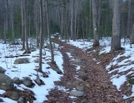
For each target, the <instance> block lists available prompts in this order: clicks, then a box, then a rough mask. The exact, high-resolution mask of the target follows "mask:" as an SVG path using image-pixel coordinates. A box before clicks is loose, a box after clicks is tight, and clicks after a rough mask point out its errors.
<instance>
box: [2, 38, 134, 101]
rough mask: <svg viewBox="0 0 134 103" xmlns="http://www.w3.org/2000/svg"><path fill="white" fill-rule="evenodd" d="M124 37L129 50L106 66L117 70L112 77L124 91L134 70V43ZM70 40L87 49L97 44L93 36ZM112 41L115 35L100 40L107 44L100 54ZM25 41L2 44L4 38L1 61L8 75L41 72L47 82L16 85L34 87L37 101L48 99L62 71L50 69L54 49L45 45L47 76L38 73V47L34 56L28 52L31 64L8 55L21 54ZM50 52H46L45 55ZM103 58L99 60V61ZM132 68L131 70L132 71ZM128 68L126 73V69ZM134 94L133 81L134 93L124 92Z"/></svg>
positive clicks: (59, 61)
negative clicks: (17, 62) (94, 43)
mask: <svg viewBox="0 0 134 103" xmlns="http://www.w3.org/2000/svg"><path fill="white" fill-rule="evenodd" d="M123 41H124V40H123V39H122V40H121V44H122V47H123V48H124V49H125V51H124V52H123V53H120V54H119V55H117V56H116V57H115V58H113V59H112V60H111V62H110V63H109V64H108V65H107V66H106V67H105V69H106V70H107V72H108V74H111V73H113V72H115V71H116V73H115V74H113V75H112V76H111V78H110V80H111V82H112V84H113V85H115V86H116V88H117V90H118V91H121V89H120V87H121V86H122V85H123V84H124V83H125V82H126V81H127V76H128V75H130V74H132V73H133V71H132V70H134V63H131V62H133V61H134V47H133V48H130V44H129V41H127V42H126V43H123ZM67 43H68V44H71V45H74V46H76V47H79V48H81V49H82V50H83V51H86V50H87V49H90V48H92V45H93V40H82V39H79V40H76V41H73V40H70V41H69V42H67ZM110 43H111V38H110V37H107V38H102V39H101V40H100V45H101V46H102V47H103V48H102V49H101V50H100V51H99V54H100V55H101V54H103V53H109V52H110V49H111V47H110ZM57 48H62V47H60V46H59V45H58V44H55V48H54V49H55V52H54V54H55V61H56V63H57V65H58V67H59V68H60V69H61V71H62V72H63V73H64V71H63V66H62V64H63V58H62V54H61V53H60V52H59V51H58V49H57ZM20 49H21V45H15V46H12V45H9V44H2V43H1V42H0V57H1V59H0V64H1V67H3V68H5V69H6V72H5V74H7V75H8V76H10V77H11V78H14V77H19V78H20V79H22V78H23V77H26V76H29V77H30V78H31V79H32V80H33V82H34V80H35V79H36V75H37V74H38V75H39V77H40V78H41V79H42V80H43V81H44V83H45V85H42V86H38V85H37V84H36V83H35V84H36V85H35V86H34V87H33V88H28V87H26V86H24V85H23V84H21V85H19V87H18V86H17V85H14V86H16V88H18V89H20V90H23V89H25V88H27V89H29V90H32V91H33V92H34V93H35V97H36V98H37V100H35V101H34V103H42V102H43V101H44V100H47V98H46V95H48V92H49V91H50V90H51V89H52V88H54V87H55V85H54V81H58V80H60V77H61V76H62V75H60V74H57V73H56V72H55V71H53V70H52V69H51V68H50V69H46V68H47V67H49V65H48V64H47V62H50V60H51V54H50V50H49V49H47V48H46V49H44V50H43V53H44V55H43V58H44V59H43V62H44V64H43V65H42V67H43V71H44V72H46V73H47V74H48V75H49V78H43V76H42V74H41V73H38V72H37V71H35V69H36V68H38V63H35V62H34V60H35V59H37V57H34V56H39V50H38V49H37V50H36V51H34V52H32V53H31V54H30V56H27V58H29V59H30V63H28V64H14V60H15V59H17V58H21V57H17V58H5V56H9V55H13V56H15V55H20V54H22V53H23V52H24V51H21V50H20ZM45 54H46V55H45ZM67 54H68V56H69V58H72V59H71V60H73V57H72V56H71V53H69V52H68V53H67ZM121 57H126V58H124V59H123V60H121V61H119V58H121ZM94 60H95V61H96V62H98V61H97V59H95V58H94ZM99 63H100V62H98V64H99ZM112 66H115V67H116V68H115V69H113V70H110V68H111V67H112ZM76 69H77V70H79V69H80V66H79V65H76ZM128 70H130V71H128ZM126 71H128V72H127V73H126V74H125V73H124V72H126ZM57 88H58V89H59V90H62V91H67V90H66V89H65V88H64V87H57ZM3 93H5V91H4V90H0V94H3ZM133 96H134V85H132V94H131V95H130V96H126V95H124V99H126V98H130V97H133ZM1 98H2V99H3V100H4V103H16V101H13V100H11V99H9V98H3V97H1Z"/></svg>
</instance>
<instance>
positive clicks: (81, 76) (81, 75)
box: [78, 71, 88, 81]
mask: <svg viewBox="0 0 134 103" xmlns="http://www.w3.org/2000/svg"><path fill="white" fill-rule="evenodd" d="M78 76H79V78H81V79H82V80H84V81H85V80H87V79H88V77H87V75H86V73H85V72H83V71H79V72H78Z"/></svg>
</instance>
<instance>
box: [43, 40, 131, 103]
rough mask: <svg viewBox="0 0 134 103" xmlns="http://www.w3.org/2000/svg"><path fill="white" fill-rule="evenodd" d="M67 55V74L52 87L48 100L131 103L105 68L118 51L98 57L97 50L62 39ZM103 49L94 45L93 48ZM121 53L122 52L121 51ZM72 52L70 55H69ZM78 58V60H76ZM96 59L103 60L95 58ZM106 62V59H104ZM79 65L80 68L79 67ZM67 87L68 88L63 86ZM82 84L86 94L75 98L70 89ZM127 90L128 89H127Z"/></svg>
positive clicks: (51, 101)
mask: <svg viewBox="0 0 134 103" xmlns="http://www.w3.org/2000/svg"><path fill="white" fill-rule="evenodd" d="M58 43H59V44H60V46H61V47H60V48H59V50H60V52H61V53H62V56H63V60H64V63H63V69H64V75H63V76H62V77H61V79H60V81H56V82H55V85H56V87H55V88H54V89H52V90H50V92H49V95H47V98H48V100H46V101H44V103H63V102H64V103H131V101H132V100H131V99H130V98H129V99H126V100H124V99H123V97H122V92H119V91H117V89H116V87H115V86H113V85H112V83H111V81H110V75H109V74H108V73H107V71H106V69H105V67H106V65H107V64H108V63H109V62H110V60H111V59H112V58H114V57H115V56H116V55H117V54H118V52H115V53H108V54H103V55H100V56H99V57H98V55H97V54H96V53H95V52H90V53H88V52H83V51H82V50H81V49H79V48H77V47H75V46H72V45H70V44H66V43H64V42H61V41H58ZM94 49H98V50H99V49H100V48H92V49H91V50H90V51H93V50H94ZM119 52H121V51H119ZM69 53H70V54H71V56H72V57H70V56H69V55H68V54H69ZM72 58H74V59H72ZM93 58H96V59H97V60H98V61H99V60H100V61H101V63H97V61H95V60H93ZM102 61H103V62H102ZM77 66H79V67H80V68H79V70H77ZM59 87H60V88H61V87H64V89H59ZM78 87H82V89H81V90H82V91H83V92H84V95H83V96H78V97H72V96H70V92H71V91H72V90H77V89H78ZM124 90H125V89H124Z"/></svg>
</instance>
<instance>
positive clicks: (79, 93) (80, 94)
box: [70, 90, 84, 97]
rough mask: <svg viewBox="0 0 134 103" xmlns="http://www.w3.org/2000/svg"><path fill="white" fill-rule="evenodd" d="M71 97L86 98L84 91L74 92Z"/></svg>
mask: <svg viewBox="0 0 134 103" xmlns="http://www.w3.org/2000/svg"><path fill="white" fill-rule="evenodd" d="M70 95H71V96H75V97H81V96H84V92H83V91H77V90H72V91H71V92H70Z"/></svg>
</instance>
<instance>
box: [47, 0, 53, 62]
mask: <svg viewBox="0 0 134 103" xmlns="http://www.w3.org/2000/svg"><path fill="white" fill-rule="evenodd" d="M45 4H46V5H45V7H46V22H47V33H48V36H49V42H50V49H51V63H55V61H54V51H53V46H52V40H51V35H50V28H49V10H48V0H45Z"/></svg>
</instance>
